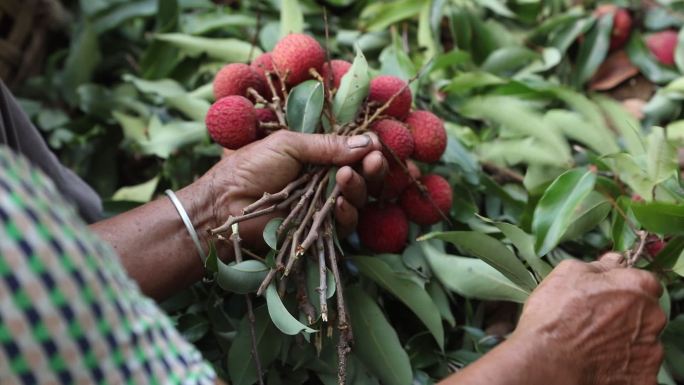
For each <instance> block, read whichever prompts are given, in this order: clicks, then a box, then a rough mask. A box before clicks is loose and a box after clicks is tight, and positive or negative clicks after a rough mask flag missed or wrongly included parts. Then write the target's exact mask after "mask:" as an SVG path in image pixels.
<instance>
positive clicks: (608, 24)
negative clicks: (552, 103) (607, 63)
mask: <svg viewBox="0 0 684 385" xmlns="http://www.w3.org/2000/svg"><path fill="white" fill-rule="evenodd" d="M612 30H613V17H612V15H604V16H602V17H600V18H599V19H598V21H597V22H596V24H595V25H594V28H592V29H591V31H590V32H589V34H588V35H587V37H586V39H585V40H584V42H582V45H581V46H580V48H579V53H578V55H577V63H576V67H577V68H576V69H575V72H576V82H577V84H584V83H585V82H586V81H587V80H589V79H591V77H592V76H594V73H596V70H597V69H598V68H599V66H600V65H601V63H603V61H604V60H605V58H606V56H607V55H608V48H610V37H611V32H612Z"/></svg>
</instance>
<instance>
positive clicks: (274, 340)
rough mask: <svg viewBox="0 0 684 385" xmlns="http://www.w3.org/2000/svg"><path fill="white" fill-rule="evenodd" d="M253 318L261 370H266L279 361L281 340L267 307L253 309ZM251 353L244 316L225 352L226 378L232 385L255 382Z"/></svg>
mask: <svg viewBox="0 0 684 385" xmlns="http://www.w3.org/2000/svg"><path fill="white" fill-rule="evenodd" d="M254 318H255V328H254V331H255V337H256V338H255V339H256V345H257V351H258V353H259V361H260V363H261V366H262V368H268V367H269V366H270V365H271V364H272V363H273V361H275V359H276V358H277V357H278V353H279V352H280V347H281V345H282V343H283V337H282V334H280V333H279V332H278V329H276V328H275V327H273V323H272V322H271V321H270V320H269V318H268V313H267V312H266V306H261V307H259V308H257V309H254ZM251 351H252V336H251V332H250V327H249V317H248V316H247V315H245V317H244V318H243V319H242V321H241V322H240V326H239V328H238V332H237V334H236V335H235V339H234V340H233V342H232V343H231V345H230V350H229V351H228V374H229V375H230V382H231V384H234V385H252V384H254V383H255V382H256V381H257V373H256V366H255V364H254V358H253V357H252V354H251V353H250V352H251Z"/></svg>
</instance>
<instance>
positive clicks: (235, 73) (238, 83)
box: [214, 63, 266, 100]
mask: <svg viewBox="0 0 684 385" xmlns="http://www.w3.org/2000/svg"><path fill="white" fill-rule="evenodd" d="M250 87H251V88H254V90H255V91H257V92H258V93H259V94H261V95H263V94H264V91H265V90H266V85H265V84H264V80H263V79H262V77H261V76H260V75H259V74H258V73H257V72H256V71H254V69H252V68H251V67H250V66H248V65H247V64H243V63H231V64H228V65H226V66H224V67H223V68H221V70H220V71H219V72H218V73H217V74H216V77H214V99H215V100H219V99H221V98H224V97H226V96H231V95H239V96H245V97H249V98H250V99H251V97H250V95H249V94H248V93H247V89H248V88H250Z"/></svg>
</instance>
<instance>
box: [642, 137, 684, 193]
mask: <svg viewBox="0 0 684 385" xmlns="http://www.w3.org/2000/svg"><path fill="white" fill-rule="evenodd" d="M647 141H648V145H647V146H648V147H647V148H648V150H647V152H646V155H647V158H646V168H647V171H648V176H649V179H650V180H651V181H652V182H653V183H654V184H659V183H661V182H664V181H665V180H666V179H668V178H671V177H673V176H675V175H676V174H677V173H678V172H679V163H678V160H677V152H676V150H675V149H674V147H673V146H672V145H671V144H670V143H668V141H667V138H666V137H665V131H664V130H663V128H662V127H653V130H652V131H651V133H650V134H649V135H648V138H647Z"/></svg>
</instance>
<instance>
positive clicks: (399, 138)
mask: <svg viewBox="0 0 684 385" xmlns="http://www.w3.org/2000/svg"><path fill="white" fill-rule="evenodd" d="M371 130H372V131H373V132H375V133H376V134H378V138H380V141H381V142H382V143H383V144H384V145H385V146H387V148H384V149H383V152H384V153H385V157H386V158H387V159H388V160H389V161H390V162H391V161H393V160H395V159H394V156H392V152H393V153H394V155H396V156H397V158H399V159H400V160H404V159H406V158H408V157H409V156H411V154H413V137H412V136H411V132H410V131H409V130H408V128H406V126H405V125H404V124H403V123H401V122H399V121H397V120H394V119H381V120H378V121H377V122H375V123H374V124H373V125H372V126H371ZM388 149H389V150H391V152H390V151H389V150H388Z"/></svg>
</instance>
